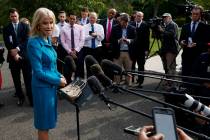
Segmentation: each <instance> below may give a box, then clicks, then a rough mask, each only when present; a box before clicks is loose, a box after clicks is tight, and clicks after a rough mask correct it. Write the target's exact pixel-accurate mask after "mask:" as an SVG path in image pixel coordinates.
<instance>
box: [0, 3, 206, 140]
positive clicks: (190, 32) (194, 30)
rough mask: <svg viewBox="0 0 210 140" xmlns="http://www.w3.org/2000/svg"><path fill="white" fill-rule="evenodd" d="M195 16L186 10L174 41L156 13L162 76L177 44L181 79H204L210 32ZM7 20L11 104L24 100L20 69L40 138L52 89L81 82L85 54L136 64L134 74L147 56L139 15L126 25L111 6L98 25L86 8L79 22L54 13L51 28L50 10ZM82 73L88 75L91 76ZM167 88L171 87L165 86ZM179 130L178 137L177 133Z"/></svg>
mask: <svg viewBox="0 0 210 140" xmlns="http://www.w3.org/2000/svg"><path fill="white" fill-rule="evenodd" d="M201 14H202V8H201V7H199V6H195V7H194V8H193V9H192V21H191V23H188V24H186V25H184V26H183V27H182V30H181V35H180V38H179V37H178V36H179V35H178V26H177V24H176V23H175V22H174V21H173V20H172V15H171V14H170V13H164V14H163V15H162V19H163V24H162V25H157V27H155V32H156V33H158V34H159V36H160V41H161V49H160V50H159V51H160V56H161V59H162V62H163V67H164V70H165V73H167V74H175V68H176V56H177V54H178V52H179V45H180V46H181V48H183V53H182V75H185V76H199V77H205V78H206V77H208V78H209V72H210V68H209V63H210V61H209V60H210V59H209V58H210V57H209V52H210V51H208V50H209V48H210V47H209V46H210V44H209V42H210V37H209V36H210V30H209V26H208V25H207V24H204V23H202V21H201V20H200V19H201ZM9 18H10V23H9V24H8V26H5V27H4V29H3V39H4V43H5V46H6V48H7V50H8V55H7V62H8V63H9V69H10V72H11V75H12V79H13V83H14V86H15V91H16V92H15V95H14V96H16V97H17V98H18V101H17V105H18V106H22V105H23V104H24V102H25V100H26V99H25V96H24V94H23V89H22V87H21V71H22V74H23V78H24V83H25V87H26V94H27V96H28V101H29V104H30V106H32V107H34V124H35V127H36V128H37V129H38V136H39V139H40V140H45V139H48V130H49V129H52V128H54V127H55V125H56V119H57V110H56V106H57V96H56V90H57V88H58V87H64V86H65V85H67V84H69V83H71V82H72V80H74V79H77V78H84V58H85V56H87V55H92V56H94V58H95V59H96V60H97V61H98V62H99V63H100V62H101V61H102V60H103V59H108V60H111V61H113V62H114V63H116V64H118V65H120V66H121V67H122V68H123V69H124V70H126V71H130V70H136V63H137V65H138V71H144V65H145V59H146V57H147V56H148V55H149V52H150V50H149V49H150V26H151V25H149V24H148V23H147V22H145V21H144V20H143V18H144V13H143V12H141V11H136V12H135V15H134V19H133V20H132V21H131V20H130V16H129V15H128V14H127V13H121V14H117V11H116V10H115V9H114V8H111V9H109V10H108V11H107V17H106V18H105V19H102V20H99V21H97V19H98V15H97V13H96V12H89V10H88V9H87V8H83V9H82V10H81V18H77V15H76V14H75V13H74V12H69V13H66V12H65V11H60V12H59V13H58V19H59V22H58V23H57V24H56V20H55V19H56V18H55V15H54V13H53V12H52V11H51V10H49V9H47V8H39V9H37V11H36V12H35V13H34V16H33V21H32V24H30V22H29V20H28V19H27V18H21V19H20V20H19V13H18V11H17V9H15V8H12V9H10V11H9ZM153 29H154V28H153ZM203 53H204V54H203ZM2 54H3V53H2ZM203 61H205V66H204V64H203ZM1 63H2V62H1ZM201 70H202V71H201ZM87 72H88V73H87V74H88V76H89V75H91V74H90V73H89V71H88V70H87ZM107 76H108V77H109V78H110V79H112V80H113V81H114V82H116V84H120V83H121V81H122V77H120V76H116V75H113V74H112V73H108V74H107ZM183 80H184V81H186V80H187V79H183ZM132 82H134V80H133V79H132V77H131V76H126V77H125V85H127V86H130V85H131V84H132ZM136 82H137V86H138V87H139V88H141V87H142V84H143V82H144V77H143V76H138V79H137V81H136ZM204 85H205V86H206V90H203V92H205V93H203V94H205V95H207V94H208V93H207V92H209V87H210V86H209V85H210V84H209V83H208V82H206V81H205V82H204ZM167 86H173V85H172V83H167ZM145 129H146V128H145ZM145 131H146V130H145ZM142 132H143V131H142ZM179 132H180V134H183V132H182V131H181V130H179ZM140 134H142V133H140ZM143 137H144V135H143V136H140V139H144V138H143ZM156 137H158V138H159V139H161V138H162V136H159V135H158V136H156ZM146 139H147V138H145V140H146ZM148 139H149V138H148ZM154 139H155V138H154ZM186 140H187V139H186Z"/></svg>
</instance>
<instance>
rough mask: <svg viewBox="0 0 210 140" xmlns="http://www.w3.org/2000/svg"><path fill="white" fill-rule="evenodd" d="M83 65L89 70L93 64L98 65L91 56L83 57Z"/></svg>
mask: <svg viewBox="0 0 210 140" xmlns="http://www.w3.org/2000/svg"><path fill="white" fill-rule="evenodd" d="M85 64H86V66H87V68H89V67H90V66H92V65H94V64H98V61H97V60H96V59H95V58H94V57H93V56H92V55H87V56H86V57H85Z"/></svg>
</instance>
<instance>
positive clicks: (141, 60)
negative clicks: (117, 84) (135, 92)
mask: <svg viewBox="0 0 210 140" xmlns="http://www.w3.org/2000/svg"><path fill="white" fill-rule="evenodd" d="M132 62H133V63H132V70H135V65H136V62H137V65H138V71H144V64H145V54H144V53H142V54H139V56H136V57H134V58H132ZM137 82H138V83H139V84H140V85H141V84H143V82H144V76H138V80H137Z"/></svg>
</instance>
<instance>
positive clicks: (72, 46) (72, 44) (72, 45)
mask: <svg viewBox="0 0 210 140" xmlns="http://www.w3.org/2000/svg"><path fill="white" fill-rule="evenodd" d="M74 48H75V44H74V28H73V26H71V49H74Z"/></svg>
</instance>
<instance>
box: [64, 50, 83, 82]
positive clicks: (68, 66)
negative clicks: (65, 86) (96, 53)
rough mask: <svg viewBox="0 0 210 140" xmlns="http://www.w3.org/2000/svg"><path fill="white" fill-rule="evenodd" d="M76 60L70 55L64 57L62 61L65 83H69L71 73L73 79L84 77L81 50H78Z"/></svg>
mask: <svg viewBox="0 0 210 140" xmlns="http://www.w3.org/2000/svg"><path fill="white" fill-rule="evenodd" d="M76 55H77V58H73V57H72V56H71V55H66V56H65V59H64V62H65V64H64V66H63V74H64V77H65V78H66V80H67V83H70V82H71V77H72V74H73V72H75V77H80V78H83V77H84V74H83V73H84V71H83V69H84V61H83V50H80V52H78V53H77V54H76Z"/></svg>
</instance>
